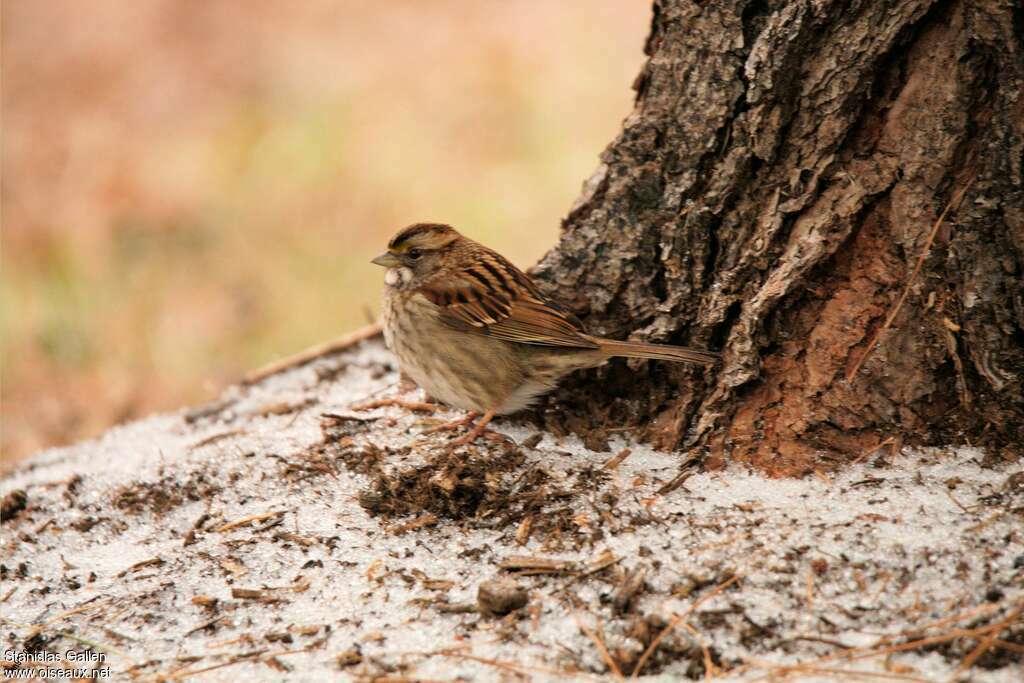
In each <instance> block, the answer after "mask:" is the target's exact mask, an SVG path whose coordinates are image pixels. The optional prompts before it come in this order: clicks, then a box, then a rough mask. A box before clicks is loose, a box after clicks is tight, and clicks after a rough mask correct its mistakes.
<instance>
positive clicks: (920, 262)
mask: <svg viewBox="0 0 1024 683" xmlns="http://www.w3.org/2000/svg"><path fill="white" fill-rule="evenodd" d="M973 182H974V178H971V179H970V180H968V181H967V183H965V184H964V186H963V187H962V188H960V190H959V191H958V192H957V193H956V194H955V195H954V196H953V198H952V199H950V200H949V203H948V204H946V208H944V209H943V210H942V213H941V214H939V217H938V218H937V219H936V220H935V223H934V225H932V230H931V232H930V233H928V239H927V240H925V243H924V247H923V248H922V249H921V254H920V255H919V256H918V257H917V263H916V264H914V270H913V271H912V272H911V273H910V277H909V278H907V282H906V283H905V284H904V285H903V291H902V292H901V293H900V297H899V299H897V300H896V305H895V306H893V307H892V309H891V310H890V311H889V315H887V316H885V321H884V322H883V323H882V326H881V327H880V328H878V331H877V332H875V334H874V335H872V337H871V341H870V342H868V344H867V346H865V347H864V352H863V353H861V354H860V357H859V358H858V359H857V362H856V363H854V364H853V367H851V368H850V369H849V370H848V371H847V372H846V381H847V382H849V381H850V380H852V379H853V378H854V377H856V376H857V373H858V372H859V371H860V368H861V366H862V365H864V361H866V360H867V358H868V356H870V355H871V353H872V352H873V351H874V350H875V345H876V344H877V343H878V340H879V339H881V338H882V335H883V334H885V331H886V330H888V329H889V327H890V326H891V325H892V321H893V320H895V319H896V316H897V314H899V312H900V309H901V308H903V302H904V301H906V300H907V296H908V295H909V294H910V288H911V287H913V286H914V282H915V281H916V280H917V276H918V275H919V274H920V272H921V268H922V266H924V262H925V260H926V259H927V258H928V252H929V251H931V249H932V243H933V242H935V236H936V235H938V234H939V228H940V227H941V226H942V224H943V223H944V222H945V220H946V214H948V213H949V211H950V209H952V208H953V207H954V205H955V206H956V207H959V206H960V202H961V201H963V198H964V195H965V194H967V190H968V189H970V187H971V183H973Z"/></svg>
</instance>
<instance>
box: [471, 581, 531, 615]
mask: <svg viewBox="0 0 1024 683" xmlns="http://www.w3.org/2000/svg"><path fill="white" fill-rule="evenodd" d="M528 599H529V598H528V596H527V594H526V591H525V590H523V589H522V588H521V587H520V586H519V584H518V583H516V582H515V581H513V580H511V579H491V580H490V581H484V582H483V583H481V584H480V588H479V589H477V593H476V601H477V606H478V607H479V608H480V613H481V614H486V615H490V616H499V617H500V616H504V615H506V614H508V613H509V612H512V611H513V610H517V609H519V608H521V607H524V606H525V605H526V603H527V600H528Z"/></svg>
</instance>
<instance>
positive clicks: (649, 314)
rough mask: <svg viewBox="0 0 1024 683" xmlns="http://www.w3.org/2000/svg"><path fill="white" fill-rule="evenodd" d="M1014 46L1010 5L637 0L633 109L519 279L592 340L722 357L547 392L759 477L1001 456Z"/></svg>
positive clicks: (1014, 255)
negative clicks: (708, 365)
mask: <svg viewBox="0 0 1024 683" xmlns="http://www.w3.org/2000/svg"><path fill="white" fill-rule="evenodd" d="M1022 32H1024V10H1022V8H1021V4H1020V3H1019V2H1014V1H1013V0H893V1H892V2H878V0H750V1H744V0H706V1H704V2H697V1H695V0H660V1H657V2H655V3H654V14H653V20H652V25H651V31H650V36H649V38H648V40H647V44H646V48H645V51H646V53H647V55H648V56H649V59H648V61H647V63H646V65H645V66H644V68H643V70H642V72H641V73H640V75H639V76H638V77H637V79H636V82H635V84H634V88H635V90H636V106H635V109H634V111H633V113H632V114H631V115H630V116H629V117H628V118H627V119H626V121H625V122H624V125H623V129H622V132H621V134H620V135H619V136H618V138H617V139H616V140H614V141H613V142H612V143H611V145H610V146H609V147H608V148H607V149H606V150H605V152H604V154H603V155H602V157H601V160H602V163H601V165H600V167H599V168H598V170H597V172H596V173H595V174H594V175H593V177H592V178H591V179H590V180H589V181H588V182H587V183H586V186H585V188H584V192H583V195H582V196H581V197H580V199H579V200H578V201H577V203H576V205H575V206H574V207H573V209H572V211H571V212H570V214H569V215H568V217H567V218H566V219H565V221H564V223H563V234H562V236H561V239H560V242H559V243H558V245H557V246H556V247H555V249H554V250H552V251H551V252H550V253H549V254H548V255H547V256H546V257H545V258H544V260H543V261H542V262H541V263H540V264H539V265H538V266H537V267H536V268H535V269H534V274H535V276H536V277H537V278H538V280H539V281H541V282H542V286H545V287H546V289H547V290H548V291H549V292H550V293H552V294H554V295H556V296H560V297H561V298H563V299H565V298H566V296H565V295H566V293H567V292H570V293H575V295H576V300H575V301H573V300H571V299H570V300H569V301H568V303H569V304H570V305H573V306H574V307H575V308H576V309H577V311H578V312H579V313H580V315H581V317H583V318H585V322H586V323H587V325H588V326H589V327H590V329H592V330H593V331H595V332H597V333H600V334H603V335H608V336H619V337H623V338H624V337H628V336H632V337H634V338H640V339H648V340H654V341H660V342H671V343H681V344H689V345H696V346H706V347H710V348H713V349H720V350H722V351H724V360H723V363H722V365H721V367H720V368H719V369H718V370H717V372H714V373H709V374H707V375H706V376H704V375H702V374H701V373H700V372H698V371H694V370H692V369H689V368H682V367H666V365H665V364H639V365H637V366H636V367H634V368H632V369H628V368H627V366H626V365H625V364H622V363H618V364H613V365H611V366H607V367H606V368H603V369H601V370H597V371H594V373H593V374H590V375H589V376H586V377H584V378H582V379H577V380H575V383H574V386H572V387H568V390H567V391H563V392H561V394H560V395H559V398H558V400H559V401H561V402H566V401H569V402H572V401H574V400H575V401H576V404H575V405H572V404H571V403H570V404H569V408H570V409H571V410H575V412H576V413H578V414H581V415H582V414H585V415H587V418H586V419H587V424H588V425H589V426H591V427H594V426H597V425H608V424H612V423H614V424H616V425H646V435H647V437H648V438H649V439H651V440H653V441H654V443H656V444H657V445H659V446H662V447H669V448H685V449H693V450H698V451H702V452H706V453H708V454H709V460H708V462H709V464H711V465H714V464H721V463H723V462H724V461H725V460H726V459H729V458H732V459H735V460H739V461H746V462H750V463H753V464H755V465H756V466H758V467H761V468H763V469H765V470H767V471H769V472H771V473H774V474H777V475H795V474H801V473H805V472H808V471H810V470H812V469H815V468H817V467H822V466H824V465H827V461H828V459H829V458H835V456H836V455H837V454H839V455H843V454H845V455H847V456H848V455H850V454H857V453H863V452H864V451H865V450H866V449H870V448H872V447H874V446H876V445H878V444H880V443H884V442H885V441H886V440H887V439H894V440H896V439H907V440H908V442H914V443H929V442H938V443H960V442H964V441H972V442H973V443H978V442H979V441H980V442H983V443H987V444H995V445H1000V446H1008V445H1009V446H1014V445H1016V446H1019V445H1020V443H1021V424H1022V423H1024V391H1022V388H1021V381H1022V379H1024V283H1022V272H1024V270H1022V266H1024V180H1022V158H1024V97H1022V88H1021V86H1022V83H1024V49H1022V43H1021V40H1022V39H1021V36H1022ZM924 255H926V257H924V258H923V262H922V263H921V264H919V263H918V262H919V259H921V258H922V257H923V256H924ZM919 265H920V266H921V267H920V269H919V271H918V270H917V266H919ZM904 297H905V299H904ZM888 318H891V322H887V319H888ZM638 372H639V373H643V374H642V375H641V376H639V377H637V375H636V373H638ZM595 382H597V385H596V386H597V387H598V390H597V391H593V389H594V386H595V384H594V383H595ZM584 387H589V388H590V389H591V393H590V396H591V397H592V398H586V397H585V398H583V399H579V398H577V399H573V396H580V395H581V389H582V388H584ZM598 396H600V398H597V397H598ZM609 396H611V397H612V400H610V401H609V399H608V397H609ZM577 424H579V421H578V420H577Z"/></svg>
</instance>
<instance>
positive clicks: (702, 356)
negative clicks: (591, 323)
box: [596, 339, 718, 365]
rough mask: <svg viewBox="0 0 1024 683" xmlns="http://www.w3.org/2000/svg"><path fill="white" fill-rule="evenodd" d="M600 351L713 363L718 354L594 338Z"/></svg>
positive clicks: (625, 356)
mask: <svg viewBox="0 0 1024 683" xmlns="http://www.w3.org/2000/svg"><path fill="white" fill-rule="evenodd" d="M596 341H598V344H599V345H600V347H601V351H603V352H604V353H606V354H607V355H609V356H621V357H623V358H654V359H656V360H668V361H676V362H683V363H698V364H700V365H714V364H715V363H717V362H718V354H717V353H712V352H710V351H701V350H699V349H688V348H686V347H684V346H669V345H667V344H644V343H642V342H628V341H613V340H611V339H600V340H596Z"/></svg>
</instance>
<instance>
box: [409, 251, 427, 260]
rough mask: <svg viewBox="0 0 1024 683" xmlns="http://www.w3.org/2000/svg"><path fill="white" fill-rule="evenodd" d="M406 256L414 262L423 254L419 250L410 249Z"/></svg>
mask: <svg viewBox="0 0 1024 683" xmlns="http://www.w3.org/2000/svg"><path fill="white" fill-rule="evenodd" d="M408 256H409V258H411V259H413V260H414V261H415V260H416V259H418V258H419V257H420V256H423V252H422V251H420V250H419V249H410V250H409V251H408Z"/></svg>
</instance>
